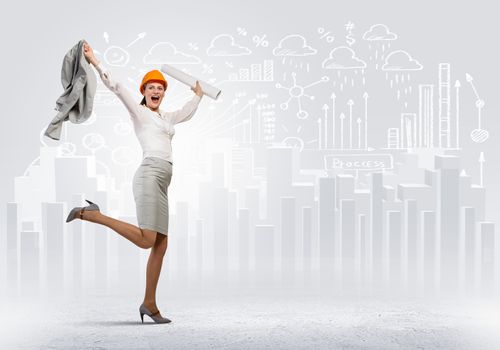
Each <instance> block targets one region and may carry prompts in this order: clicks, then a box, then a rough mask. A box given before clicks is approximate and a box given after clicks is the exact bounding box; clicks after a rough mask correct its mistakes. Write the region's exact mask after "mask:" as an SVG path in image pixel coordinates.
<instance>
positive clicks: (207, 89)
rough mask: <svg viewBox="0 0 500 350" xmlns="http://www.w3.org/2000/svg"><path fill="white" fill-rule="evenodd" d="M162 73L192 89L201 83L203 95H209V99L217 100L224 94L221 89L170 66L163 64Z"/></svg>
mask: <svg viewBox="0 0 500 350" xmlns="http://www.w3.org/2000/svg"><path fill="white" fill-rule="evenodd" d="M161 71H162V72H163V73H165V74H167V75H169V76H171V77H172V78H174V79H176V80H178V81H180V82H181V83H184V84H186V85H188V86H190V87H194V86H195V85H196V81H199V82H200V86H201V89H202V90H203V94H205V95H207V96H208V97H211V98H213V99H214V100H217V98H218V97H219V95H220V93H221V92H222V91H221V90H220V89H218V88H216V87H215V86H213V85H210V84H209V83H207V82H205V81H202V80H199V79H196V78H195V77H193V76H192V75H189V74H187V73H185V72H183V71H181V70H179V69H177V68H174V67H172V66H170V65H168V64H163V65H162V66H161Z"/></svg>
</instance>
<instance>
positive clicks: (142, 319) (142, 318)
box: [140, 312, 144, 323]
mask: <svg viewBox="0 0 500 350" xmlns="http://www.w3.org/2000/svg"><path fill="white" fill-rule="evenodd" d="M140 314H141V321H142V323H144V314H143V313H142V312H140Z"/></svg>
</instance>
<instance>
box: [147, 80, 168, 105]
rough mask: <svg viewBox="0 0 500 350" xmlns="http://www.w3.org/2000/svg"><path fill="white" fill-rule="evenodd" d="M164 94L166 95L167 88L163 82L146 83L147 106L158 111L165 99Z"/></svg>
mask: <svg viewBox="0 0 500 350" xmlns="http://www.w3.org/2000/svg"><path fill="white" fill-rule="evenodd" d="M163 96H165V88H164V87H163V85H162V84H161V83H155V82H151V83H147V84H146V86H145V88H144V97H145V98H146V106H147V107H148V108H149V109H151V110H153V111H157V110H158V108H159V107H160V104H161V101H162V100H163Z"/></svg>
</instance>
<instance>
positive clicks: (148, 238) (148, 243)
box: [141, 229, 157, 249]
mask: <svg viewBox="0 0 500 350" xmlns="http://www.w3.org/2000/svg"><path fill="white" fill-rule="evenodd" d="M141 231H142V242H141V248H144V249H149V248H152V247H153V246H154V245H155V241H156V235H157V233H156V231H152V230H144V229H142V230H141Z"/></svg>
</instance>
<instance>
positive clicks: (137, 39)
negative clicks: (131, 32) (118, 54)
mask: <svg viewBox="0 0 500 350" xmlns="http://www.w3.org/2000/svg"><path fill="white" fill-rule="evenodd" d="M145 36H146V33H139V34H138V35H137V38H135V39H134V40H132V42H131V43H130V44H128V45H127V47H130V46H132V45H134V44H135V43H136V42H138V41H139V40H141V39H144V37H145Z"/></svg>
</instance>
